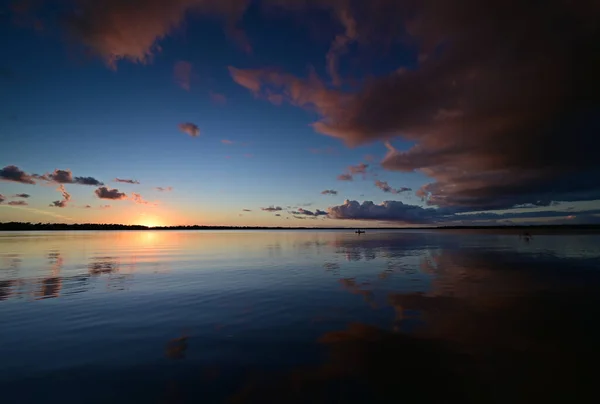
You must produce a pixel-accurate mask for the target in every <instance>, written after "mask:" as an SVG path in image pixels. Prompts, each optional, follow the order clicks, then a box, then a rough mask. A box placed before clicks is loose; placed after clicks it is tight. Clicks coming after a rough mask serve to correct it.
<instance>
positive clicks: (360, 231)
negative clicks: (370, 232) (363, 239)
mask: <svg viewBox="0 0 600 404" xmlns="http://www.w3.org/2000/svg"><path fill="white" fill-rule="evenodd" d="M364 232H365V231H364V230H360V229H359V230H356V231H355V233H356V234H363V233H364Z"/></svg>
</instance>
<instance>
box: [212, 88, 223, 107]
mask: <svg viewBox="0 0 600 404" xmlns="http://www.w3.org/2000/svg"><path fill="white" fill-rule="evenodd" d="M209 95H210V99H211V100H212V102H214V103H215V104H219V105H225V104H227V97H226V96H225V94H220V93H215V92H213V91H211V92H210V93H209Z"/></svg>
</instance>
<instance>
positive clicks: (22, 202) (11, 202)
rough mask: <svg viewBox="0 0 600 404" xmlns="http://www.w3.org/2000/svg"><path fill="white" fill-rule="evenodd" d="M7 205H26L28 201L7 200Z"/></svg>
mask: <svg viewBox="0 0 600 404" xmlns="http://www.w3.org/2000/svg"><path fill="white" fill-rule="evenodd" d="M8 204H9V205H11V206H27V205H28V203H27V202H25V201H10V202H8Z"/></svg>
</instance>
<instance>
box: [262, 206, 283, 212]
mask: <svg viewBox="0 0 600 404" xmlns="http://www.w3.org/2000/svg"><path fill="white" fill-rule="evenodd" d="M260 210H263V211H265V212H279V211H280V210H283V209H282V208H281V206H269V207H267V208H260Z"/></svg>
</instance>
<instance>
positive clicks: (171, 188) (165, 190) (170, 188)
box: [154, 187, 173, 192]
mask: <svg viewBox="0 0 600 404" xmlns="http://www.w3.org/2000/svg"><path fill="white" fill-rule="evenodd" d="M154 189H156V190H157V191H158V192H171V191H172V190H173V187H155V188H154Z"/></svg>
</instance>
